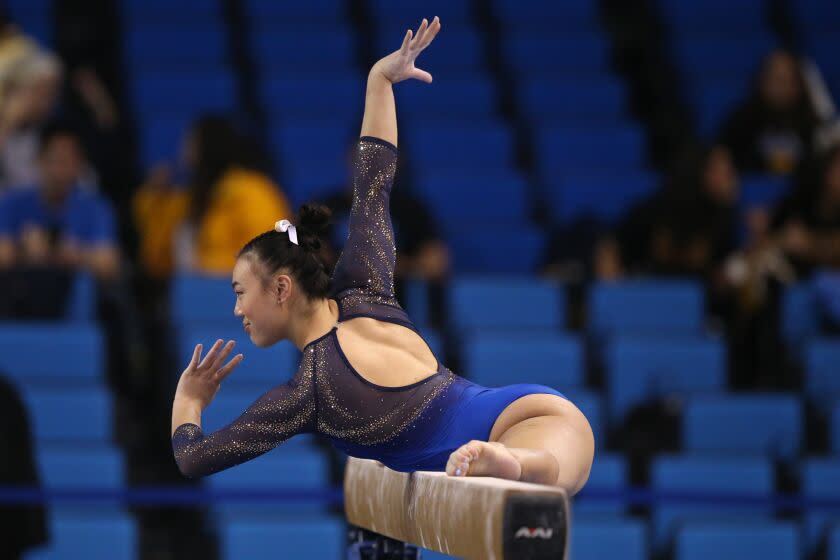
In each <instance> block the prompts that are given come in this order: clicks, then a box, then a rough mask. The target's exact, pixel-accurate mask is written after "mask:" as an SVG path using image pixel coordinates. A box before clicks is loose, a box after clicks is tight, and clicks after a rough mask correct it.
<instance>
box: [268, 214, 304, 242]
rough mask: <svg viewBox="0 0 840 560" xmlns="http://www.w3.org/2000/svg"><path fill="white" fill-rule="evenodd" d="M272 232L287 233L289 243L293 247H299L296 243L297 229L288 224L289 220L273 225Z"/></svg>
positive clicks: (290, 223)
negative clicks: (292, 244)
mask: <svg viewBox="0 0 840 560" xmlns="http://www.w3.org/2000/svg"><path fill="white" fill-rule="evenodd" d="M274 230H275V231H279V232H280V233H288V234H289V241H291V242H292V243H294V244H295V245H300V243H298V237H297V228H296V227H295V226H293V225H292V222H290V221H289V220H280V221H279V222H277V223H275V224H274Z"/></svg>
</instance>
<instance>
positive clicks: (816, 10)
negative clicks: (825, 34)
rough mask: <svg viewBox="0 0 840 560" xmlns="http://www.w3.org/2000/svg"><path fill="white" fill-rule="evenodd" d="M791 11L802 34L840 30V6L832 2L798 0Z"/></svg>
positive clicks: (824, 0) (827, 0)
mask: <svg viewBox="0 0 840 560" xmlns="http://www.w3.org/2000/svg"><path fill="white" fill-rule="evenodd" d="M789 9H790V10H791V12H792V14H791V15H793V19H794V21H795V23H796V24H797V26H798V27H799V31H800V32H801V33H810V32H813V31H836V30H837V29H840V6H838V5H837V4H836V3H835V2H832V1H831V0H797V1H796V2H792V3H791V4H790V6H789Z"/></svg>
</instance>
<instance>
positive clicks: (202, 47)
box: [124, 21, 230, 101]
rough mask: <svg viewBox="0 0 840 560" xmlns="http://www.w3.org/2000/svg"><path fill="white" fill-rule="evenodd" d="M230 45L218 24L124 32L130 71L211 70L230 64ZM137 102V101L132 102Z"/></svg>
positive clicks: (136, 28) (172, 26)
mask: <svg viewBox="0 0 840 560" xmlns="http://www.w3.org/2000/svg"><path fill="white" fill-rule="evenodd" d="M229 50H230V49H229V46H228V39H227V35H226V32H225V27H224V25H223V23H222V22H221V21H219V22H215V23H211V24H207V25H199V26H195V25H190V26H189V27H187V28H184V27H183V26H177V25H172V24H169V23H166V24H162V25H143V26H136V25H135V26H129V27H128V28H127V29H126V33H125V54H124V57H125V61H126V64H127V66H128V68H129V70H130V72H131V74H132V75H133V74H135V73H138V72H166V71H169V72H170V75H171V74H172V73H174V72H178V71H181V72H187V73H188V74H190V73H193V72H201V71H204V72H206V71H211V70H218V69H223V68H226V67H227V66H228V63H229V55H228V53H229ZM135 101H136V100H135Z"/></svg>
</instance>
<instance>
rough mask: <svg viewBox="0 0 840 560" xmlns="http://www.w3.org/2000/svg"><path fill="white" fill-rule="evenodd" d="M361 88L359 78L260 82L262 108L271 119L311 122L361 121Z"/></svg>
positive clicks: (280, 78) (270, 79) (334, 77)
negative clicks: (353, 119)
mask: <svg viewBox="0 0 840 560" xmlns="http://www.w3.org/2000/svg"><path fill="white" fill-rule="evenodd" d="M364 88H365V85H364V81H363V80H362V77H361V76H356V75H353V74H348V75H346V76H331V75H330V76H324V77H311V76H294V77H291V76H272V77H268V78H267V79H265V80H263V81H262V85H261V88H260V92H261V95H262V102H263V106H264V107H266V108H268V109H269V111H270V112H271V114H272V118H277V117H280V118H281V119H282V118H289V119H301V118H313V119H315V120H323V119H332V118H338V119H341V120H342V121H343V120H348V119H351V118H358V121H359V122H361V114H362V109H363V107H364V93H365V89H364Z"/></svg>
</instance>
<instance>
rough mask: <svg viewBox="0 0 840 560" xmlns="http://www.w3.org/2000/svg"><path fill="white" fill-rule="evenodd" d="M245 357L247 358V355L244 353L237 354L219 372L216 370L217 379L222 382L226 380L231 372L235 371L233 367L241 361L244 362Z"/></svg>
mask: <svg viewBox="0 0 840 560" xmlns="http://www.w3.org/2000/svg"><path fill="white" fill-rule="evenodd" d="M244 359H245V356H244V355H242V354H237V355H236V356H234V357H233V358H231V360H230V361H229V362H228V363H227V364H226V365H225V367H223V368H222V369H220V370H219V371H218V372H216V381H218V382H219V383H221V382H222V380H224V378H225V377H227V376H228V375H230V373H231V372H232V371H233V369H234V368H235V367H236V366H238V365H239V364H240V363H242V360H244Z"/></svg>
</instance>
